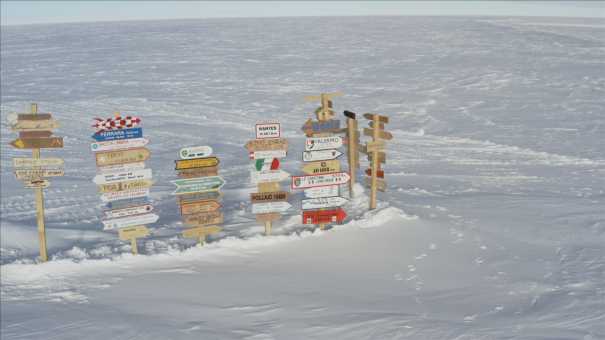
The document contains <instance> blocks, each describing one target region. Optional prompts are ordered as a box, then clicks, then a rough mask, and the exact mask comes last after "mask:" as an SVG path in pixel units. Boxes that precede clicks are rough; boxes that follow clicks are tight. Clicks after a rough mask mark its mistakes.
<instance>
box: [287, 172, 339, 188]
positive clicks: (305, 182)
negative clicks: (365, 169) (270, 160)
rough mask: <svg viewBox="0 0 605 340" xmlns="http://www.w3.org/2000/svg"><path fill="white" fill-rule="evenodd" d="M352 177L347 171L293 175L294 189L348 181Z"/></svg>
mask: <svg viewBox="0 0 605 340" xmlns="http://www.w3.org/2000/svg"><path fill="white" fill-rule="evenodd" d="M350 179H351V177H350V176H349V174H348V173H346V172H332V173H328V174H319V175H307V176H292V189H306V188H313V187H323V186H326V185H338V184H345V183H347V182H348V181H349V180H350Z"/></svg>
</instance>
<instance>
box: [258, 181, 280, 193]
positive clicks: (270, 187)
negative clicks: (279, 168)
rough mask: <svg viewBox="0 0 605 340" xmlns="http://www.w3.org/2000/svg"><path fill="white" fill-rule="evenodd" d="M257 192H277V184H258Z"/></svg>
mask: <svg viewBox="0 0 605 340" xmlns="http://www.w3.org/2000/svg"><path fill="white" fill-rule="evenodd" d="M257 186H258V192H274V191H279V182H268V183H258V184H257Z"/></svg>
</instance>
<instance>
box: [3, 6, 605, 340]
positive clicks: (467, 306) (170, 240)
mask: <svg viewBox="0 0 605 340" xmlns="http://www.w3.org/2000/svg"><path fill="white" fill-rule="evenodd" d="M1 37H2V39H1V57H2V61H1V66H2V69H1V89H2V94H1V99H2V106H1V113H2V123H1V124H2V125H1V132H2V136H1V146H2V147H1V151H2V155H1V162H2V163H1V165H2V172H1V181H2V183H1V184H2V186H1V198H2V201H1V205H0V213H1V217H2V218H1V232H2V234H1V236H2V238H1V255H2V263H3V265H2V266H1V274H2V277H1V279H2V282H1V283H2V285H1V293H2V295H1V298H2V305H1V312H2V313H1V318H2V319H1V321H2V323H1V337H2V339H3V340H9V339H50V338H53V339H158V340H159V339H582V340H594V339H604V338H605V20H600V19H581V20H580V19H577V20H576V19H529V18H524V19H518V18H515V19H512V18H509V19H507V18H498V19H496V18H478V17H477V18H463V17H456V18H447V17H438V18H437V17H435V18H431V17H384V18H371V17H358V18H296V19H294V18H288V19H220V20H218V19H217V20H183V21H156V22H120V23H91V24H63V25H32V26H20V27H2V36H1ZM337 90H340V91H343V92H344V93H345V94H346V95H345V96H344V97H341V98H336V99H335V100H334V103H335V110H336V111H337V112H338V113H340V112H342V110H344V109H349V110H352V111H355V112H358V113H363V112H376V113H380V114H385V115H388V116H390V117H391V123H390V124H388V125H387V130H389V131H391V132H392V133H393V135H394V138H393V140H392V142H390V143H388V144H387V145H388V146H387V164H386V166H385V172H386V181H387V183H388V191H387V192H386V193H384V194H382V193H381V194H380V195H379V209H377V210H376V211H373V212H371V213H368V212H366V208H367V193H364V192H363V190H362V188H361V187H358V191H359V195H358V197H357V198H356V199H355V200H354V201H352V202H351V203H349V204H348V205H347V206H345V209H346V210H347V211H348V213H349V216H350V218H349V219H348V220H347V223H346V224H345V225H343V226H340V227H337V228H333V229H332V230H328V231H325V232H320V231H315V232H313V231H312V230H311V229H310V228H309V227H308V226H303V225H301V224H300V215H299V212H298V211H297V209H299V207H300V199H301V194H300V193H296V194H295V195H293V204H294V206H295V209H293V210H291V211H289V216H286V217H284V218H283V219H282V220H280V221H279V222H277V223H276V225H275V227H274V231H275V234H276V235H275V236H271V237H265V236H262V231H263V228H262V227H261V226H260V225H258V223H256V221H255V219H254V216H253V215H252V214H251V212H250V205H249V196H248V194H249V193H250V192H253V190H254V188H253V185H252V184H250V183H249V173H248V169H249V167H250V164H249V163H250V161H249V159H248V157H247V152H246V150H245V149H244V148H243V145H244V143H245V142H246V141H247V140H249V139H251V138H254V131H253V124H254V123H255V122H256V121H257V120H262V119H279V120H280V121H281V123H282V128H283V131H284V133H285V137H286V138H288V139H289V141H290V150H289V154H288V157H287V158H286V159H285V160H284V162H283V167H284V169H285V170H286V171H288V172H290V173H292V174H300V172H301V171H300V170H299V169H300V168H301V151H302V150H303V135H302V132H301V131H300V130H299V128H300V126H301V125H302V123H303V122H304V121H305V120H306V119H307V118H308V117H310V116H311V112H312V111H313V110H314V109H315V107H316V104H315V103H305V102H304V101H303V97H304V96H305V95H316V94H318V93H320V92H332V91H337ZM33 101H35V102H38V103H39V108H40V110H41V111H42V112H52V113H53V114H54V116H55V117H56V118H57V119H58V120H59V121H60V122H61V124H62V126H61V128H60V129H58V130H57V132H56V134H57V135H63V136H65V148H64V149H62V150H51V151H46V150H45V151H43V155H47V156H51V155H52V156H59V157H62V158H65V163H66V171H65V177H62V178H53V179H52V180H51V187H50V188H49V189H47V190H45V193H46V196H45V197H46V220H47V226H48V229H47V231H48V233H47V234H48V238H49V242H48V245H49V253H50V256H51V258H52V261H51V262H49V263H45V264H41V265H40V264H35V263H34V262H35V257H36V255H37V232H36V228H35V215H34V200H33V194H32V192H31V190H28V189H24V188H23V187H22V185H21V184H20V183H19V182H18V181H17V180H16V179H15V178H14V175H13V174H12V165H11V159H12V158H13V157H16V156H25V155H26V154H27V153H24V152H20V151H16V150H14V149H13V148H12V147H10V145H9V142H10V141H11V140H12V139H14V138H15V136H16V134H15V133H13V132H11V131H10V130H9V129H8V127H7V125H6V122H5V117H6V115H7V114H8V113H10V112H23V111H26V110H27V109H28V107H29V103H30V102H33ZM115 110H120V111H121V112H124V113H128V114H137V115H139V116H140V117H141V118H142V121H143V126H144V127H145V136H146V137H148V138H150V140H151V143H150V144H149V146H148V147H149V148H150V150H151V151H152V157H151V159H150V161H148V163H147V164H148V167H150V168H152V169H153V173H154V179H155V180H156V184H155V185H154V187H153V188H152V198H153V200H154V205H155V207H156V211H157V213H158V215H160V220H159V221H158V222H157V223H156V224H154V225H150V227H152V228H153V235H152V236H151V237H149V238H148V239H145V240H143V241H140V245H139V249H140V251H141V252H142V253H143V254H144V255H142V256H137V257H134V256H132V255H130V254H129V249H130V248H129V245H128V244H127V243H125V242H121V241H119V240H117V237H116V235H115V234H112V233H105V232H102V224H101V222H100V216H101V209H102V203H101V201H100V200H99V196H98V194H97V192H96V188H95V185H94V183H92V181H91V179H92V177H93V176H94V175H95V171H96V168H95V162H94V159H93V156H92V154H91V152H90V151H89V150H90V149H89V144H90V142H91V138H90V135H91V133H92V131H91V129H90V128H89V126H90V124H91V120H92V118H94V117H108V116H110V115H111V114H112V112H113V111H115ZM361 125H365V123H364V122H362V123H361ZM206 144H207V145H211V146H212V147H213V149H214V150H215V153H216V154H217V155H218V157H220V159H221V175H222V176H223V177H224V178H225V179H226V180H227V184H226V186H225V187H224V193H225V196H224V208H223V211H224V212H225V214H226V216H225V231H224V232H223V233H221V234H219V235H218V236H216V237H213V239H212V242H210V243H209V244H207V245H206V246H204V247H203V248H196V247H193V241H189V240H183V239H182V238H181V237H179V236H178V235H179V230H180V229H181V228H182V225H181V224H180V217H179V215H178V213H177V209H176V202H175V199H174V197H173V196H171V194H170V193H171V192H172V190H173V186H172V185H171V184H170V183H169V180H172V179H174V178H175V171H174V163H173V160H174V159H176V158H177V152H178V150H179V148H180V147H183V146H189V145H206ZM362 164H363V159H362ZM362 166H363V165H362ZM345 193H346V191H345Z"/></svg>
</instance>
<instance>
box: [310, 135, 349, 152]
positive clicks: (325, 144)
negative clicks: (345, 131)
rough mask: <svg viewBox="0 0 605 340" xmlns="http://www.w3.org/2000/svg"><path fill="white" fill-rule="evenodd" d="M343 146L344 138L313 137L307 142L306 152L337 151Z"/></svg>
mask: <svg viewBox="0 0 605 340" xmlns="http://www.w3.org/2000/svg"><path fill="white" fill-rule="evenodd" d="M341 146H342V137H340V136H328V137H311V138H307V140H306V141H305V151H317V150H329V149H337V148H339V147H341Z"/></svg>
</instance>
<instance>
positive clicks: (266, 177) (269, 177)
mask: <svg viewBox="0 0 605 340" xmlns="http://www.w3.org/2000/svg"><path fill="white" fill-rule="evenodd" d="M288 177H290V174H289V173H287V172H285V171H283V170H281V169H280V170H261V171H256V170H252V171H250V180H251V181H252V183H253V184H258V183H267V182H279V181H283V180H285V179H288Z"/></svg>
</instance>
